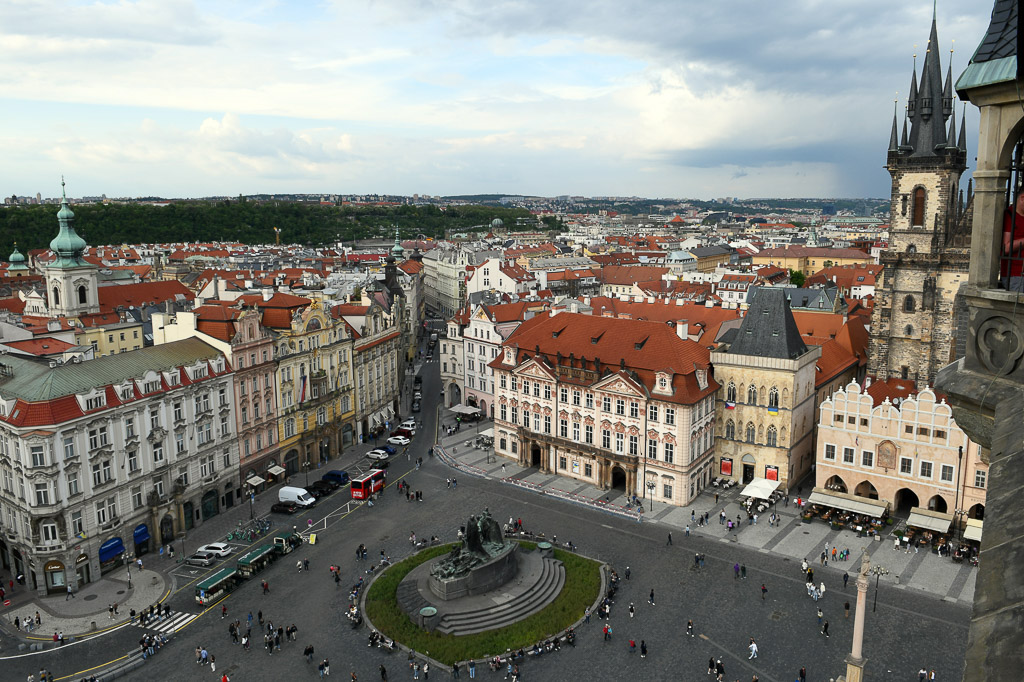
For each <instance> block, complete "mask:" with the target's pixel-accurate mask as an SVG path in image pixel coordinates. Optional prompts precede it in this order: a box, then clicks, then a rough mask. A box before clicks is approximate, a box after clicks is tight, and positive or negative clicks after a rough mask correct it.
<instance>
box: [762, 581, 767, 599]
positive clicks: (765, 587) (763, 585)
mask: <svg viewBox="0 0 1024 682" xmlns="http://www.w3.org/2000/svg"><path fill="white" fill-rule="evenodd" d="M766 594H768V587H767V586H765V584H764V583H761V601H764V597H765V595H766Z"/></svg>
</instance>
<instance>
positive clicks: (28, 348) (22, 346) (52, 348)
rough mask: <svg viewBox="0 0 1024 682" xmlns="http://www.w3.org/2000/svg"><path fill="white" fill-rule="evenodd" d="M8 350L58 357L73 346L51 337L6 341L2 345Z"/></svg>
mask: <svg viewBox="0 0 1024 682" xmlns="http://www.w3.org/2000/svg"><path fill="white" fill-rule="evenodd" d="M4 345H5V346H7V347H8V348H13V349H15V350H18V351H21V352H22V353H27V354H28V355H39V356H47V355H59V354H61V353H63V352H64V351H66V350H68V349H69V348H74V347H75V344H73V343H68V342H67V341H61V340H60V339H54V338H51V337H43V338H36V339H24V340H22V341H7V342H6V343H4Z"/></svg>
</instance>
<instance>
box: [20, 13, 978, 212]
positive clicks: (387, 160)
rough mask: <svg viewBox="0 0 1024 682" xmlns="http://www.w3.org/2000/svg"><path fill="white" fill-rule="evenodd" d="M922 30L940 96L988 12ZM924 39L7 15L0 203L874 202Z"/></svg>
mask: <svg viewBox="0 0 1024 682" xmlns="http://www.w3.org/2000/svg"><path fill="white" fill-rule="evenodd" d="M938 5H939V7H938V31H939V49H940V52H941V55H942V64H943V72H945V69H946V64H947V63H948V60H949V56H950V53H949V50H950V47H951V46H952V47H955V52H954V54H953V72H954V78H955V76H956V75H958V74H959V73H960V72H962V71H963V68H964V67H965V65H966V63H967V60H968V58H969V57H970V53H971V52H973V50H974V48H975V47H976V46H977V44H978V42H979V40H980V38H981V36H982V35H983V34H984V31H985V29H986V28H987V26H988V19H989V14H990V12H991V2H990V0H957V1H955V2H954V1H952V0H944V1H942V2H939V3H938ZM931 14H932V2H931V1H928V0H901V1H899V2H893V1H892V0H774V1H772V2H766V1H764V0H714V1H711V2H709V1H708V0H699V1H698V0H557V1H553V0H507V1H506V0H323V1H321V2H313V1H310V0H280V1H275V0H216V1H208V0H105V1H102V2H97V1H93V0H79V1H61V0H0V65H2V67H0V154H2V157H3V162H2V163H0V195H3V196H10V195H11V194H19V195H25V194H28V195H34V194H35V193H36V192H42V194H43V196H53V195H54V194H56V192H57V190H58V189H59V181H60V175H61V174H62V173H63V174H64V175H65V176H67V180H68V189H69V194H72V195H75V196H80V195H87V194H100V193H106V194H107V195H108V196H140V195H149V194H157V195H163V196H207V195H219V194H227V195H233V194H238V193H245V194H249V193H256V192H275V191H276V192H289V191H290V192H339V193H368V192H382V193H397V194H412V193H414V192H418V193H421V194H423V193H425V194H468V193H483V192H488V193H489V192H500V193H509V194H513V193H514V194H539V195H558V194H582V195H588V196H594V195H641V196H651V197H655V196H663V197H697V198H710V197H719V196H740V197H752V196H784V197H791V196H850V197H856V196H875V197H881V196H888V192H889V189H888V188H889V178H888V174H887V173H886V172H885V171H884V170H883V169H882V165H883V164H884V161H885V148H886V146H887V143H888V138H889V127H890V123H891V117H892V111H893V100H894V98H895V97H896V94H897V92H899V95H900V97H901V101H900V105H899V106H900V110H901V111H902V109H903V102H904V100H905V97H906V94H907V91H908V90H909V85H910V75H911V69H912V55H913V54H914V53H915V52H917V53H918V64H919V65H920V63H921V59H923V55H924V50H925V46H926V43H927V39H928V30H929V26H930V21H931ZM954 39H955V43H952V42H951V41H952V40H954ZM958 111H959V109H958ZM975 112H976V110H972V109H971V108H968V114H967V121H968V124H967V128H968V133H969V137H968V140H969V147H970V151H969V158H973V157H974V150H975V141H976V139H977V125H978V123H977V122H978V117H977V114H976V113H975ZM957 116H958V118H959V113H958V114H957ZM958 123H959V121H958Z"/></svg>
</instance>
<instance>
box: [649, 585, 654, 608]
mask: <svg viewBox="0 0 1024 682" xmlns="http://www.w3.org/2000/svg"><path fill="white" fill-rule="evenodd" d="M648 600H649V601H650V602H651V606H654V590H653V589H652V590H651V596H650V597H649V598H648Z"/></svg>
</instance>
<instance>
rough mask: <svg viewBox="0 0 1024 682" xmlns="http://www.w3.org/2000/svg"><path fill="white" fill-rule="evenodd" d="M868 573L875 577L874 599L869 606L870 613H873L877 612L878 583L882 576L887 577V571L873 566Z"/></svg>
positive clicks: (876, 565)
mask: <svg viewBox="0 0 1024 682" xmlns="http://www.w3.org/2000/svg"><path fill="white" fill-rule="evenodd" d="M870 572H871V573H872V574H874V576H875V599H874V603H872V605H871V612H872V613H874V612H875V611H877V610H878V581H879V579H880V578H881V577H882V576H883V575H889V569H887V568H884V567H882V566H879V565H878V564H875V565H874V566H872V567H871V571H870Z"/></svg>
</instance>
